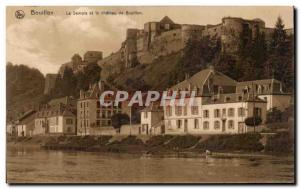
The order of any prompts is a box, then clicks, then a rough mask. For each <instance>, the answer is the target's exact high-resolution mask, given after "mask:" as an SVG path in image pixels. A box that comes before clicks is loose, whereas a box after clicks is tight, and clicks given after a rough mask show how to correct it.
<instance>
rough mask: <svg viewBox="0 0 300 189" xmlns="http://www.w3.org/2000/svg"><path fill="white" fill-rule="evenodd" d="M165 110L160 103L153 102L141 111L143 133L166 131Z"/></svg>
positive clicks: (152, 133)
mask: <svg viewBox="0 0 300 189" xmlns="http://www.w3.org/2000/svg"><path fill="white" fill-rule="evenodd" d="M163 120H164V112H163V108H162V107H160V106H159V105H155V104H153V103H152V104H151V105H150V106H149V107H146V108H145V109H143V110H142V111H141V134H146V135H160V134H164V133H165V127H164V121H163Z"/></svg>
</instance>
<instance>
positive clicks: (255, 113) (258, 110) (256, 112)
mask: <svg viewBox="0 0 300 189" xmlns="http://www.w3.org/2000/svg"><path fill="white" fill-rule="evenodd" d="M254 116H255V117H261V108H254Z"/></svg>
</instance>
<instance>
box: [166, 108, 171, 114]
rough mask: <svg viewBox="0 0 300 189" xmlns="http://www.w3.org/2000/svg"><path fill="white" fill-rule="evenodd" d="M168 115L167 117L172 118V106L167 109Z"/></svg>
mask: <svg viewBox="0 0 300 189" xmlns="http://www.w3.org/2000/svg"><path fill="white" fill-rule="evenodd" d="M166 115H167V116H172V107H171V106H167V107H166Z"/></svg>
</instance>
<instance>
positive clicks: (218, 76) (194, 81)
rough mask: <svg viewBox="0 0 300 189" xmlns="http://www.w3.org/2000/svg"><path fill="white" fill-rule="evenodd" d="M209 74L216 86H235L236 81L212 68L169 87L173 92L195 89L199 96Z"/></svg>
mask: <svg viewBox="0 0 300 189" xmlns="http://www.w3.org/2000/svg"><path fill="white" fill-rule="evenodd" d="M211 74H214V75H213V76H214V77H213V82H214V83H217V84H218V85H223V86H235V85H236V83H237V82H236V81H235V80H233V79H231V78H230V77H228V76H226V75H224V74H222V73H221V72H218V71H215V70H214V69H212V68H208V69H204V70H201V71H200V72H198V73H196V74H195V75H193V76H192V77H190V78H188V79H186V80H184V81H182V82H180V83H178V84H177V85H175V86H173V87H171V89H173V90H178V89H182V90H183V89H189V87H191V89H193V88H194V87H197V88H198V89H199V90H200V91H199V92H200V94H202V92H203V91H202V90H203V85H204V84H205V82H206V80H207V79H208V78H209V76H210V75H211Z"/></svg>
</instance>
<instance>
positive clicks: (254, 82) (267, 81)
mask: <svg viewBox="0 0 300 189" xmlns="http://www.w3.org/2000/svg"><path fill="white" fill-rule="evenodd" d="M272 82H274V83H281V82H280V81H278V80H277V79H260V80H253V81H242V82H238V83H237V85H238V86H246V85H252V84H269V83H272Z"/></svg>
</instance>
